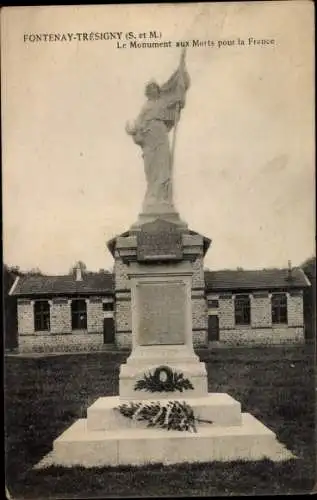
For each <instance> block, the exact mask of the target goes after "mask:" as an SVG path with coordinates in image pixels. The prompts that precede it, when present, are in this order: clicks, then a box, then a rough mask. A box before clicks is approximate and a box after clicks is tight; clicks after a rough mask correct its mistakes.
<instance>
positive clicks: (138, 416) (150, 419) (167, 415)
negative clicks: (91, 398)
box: [116, 401, 213, 432]
mask: <svg viewBox="0 0 317 500" xmlns="http://www.w3.org/2000/svg"><path fill="white" fill-rule="evenodd" d="M116 410H118V411H120V413H121V414H122V415H124V416H125V417H128V418H130V419H132V420H138V421H145V422H147V427H161V428H162V429H167V430H177V431H189V432H197V428H196V423H197V422H205V423H209V424H212V423H213V422H212V421H211V420H203V419H199V418H197V417H195V415H194V411H193V409H192V407H191V406H190V405H188V404H187V403H185V401H183V402H181V401H168V402H167V403H166V404H163V405H162V404H161V403H160V402H159V401H153V402H141V401H140V402H136V403H134V402H129V403H124V404H122V405H120V406H119V407H118V408H116Z"/></svg>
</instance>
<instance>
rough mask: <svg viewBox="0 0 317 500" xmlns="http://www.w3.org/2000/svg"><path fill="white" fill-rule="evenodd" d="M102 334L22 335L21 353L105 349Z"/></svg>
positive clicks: (20, 340)
mask: <svg viewBox="0 0 317 500" xmlns="http://www.w3.org/2000/svg"><path fill="white" fill-rule="evenodd" d="M103 346H104V344H103V334H102V333H89V334H87V332H83V333H76V334H74V333H70V334H64V335H55V334H45V335H44V334H37V335H21V336H20V338H19V351H20V352H26V353H27V352H83V351H99V350H101V349H103Z"/></svg>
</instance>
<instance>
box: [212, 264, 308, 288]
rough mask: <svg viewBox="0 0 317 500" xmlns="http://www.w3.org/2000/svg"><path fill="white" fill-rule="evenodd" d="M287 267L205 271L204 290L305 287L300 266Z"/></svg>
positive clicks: (305, 279)
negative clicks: (289, 274) (289, 269)
mask: <svg viewBox="0 0 317 500" xmlns="http://www.w3.org/2000/svg"><path fill="white" fill-rule="evenodd" d="M288 272H289V271H288V269H260V270H252V271H248V270H236V271H232V270H223V271H205V285H206V291H209V292H210V291H223V292H225V291H227V290H269V289H277V288H306V287H307V286H310V283H309V281H308V279H307V277H306V275H305V273H304V272H303V270H302V269H301V268H293V269H292V271H291V279H290V278H289V276H288Z"/></svg>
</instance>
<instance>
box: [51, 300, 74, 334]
mask: <svg viewBox="0 0 317 500" xmlns="http://www.w3.org/2000/svg"><path fill="white" fill-rule="evenodd" d="M50 303H51V313H50V322H51V333H70V332H71V329H72V318H71V301H70V300H69V299H67V298H66V299H64V298H57V299H53V300H51V301H50Z"/></svg>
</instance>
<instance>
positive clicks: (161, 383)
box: [134, 366, 194, 392]
mask: <svg viewBox="0 0 317 500" xmlns="http://www.w3.org/2000/svg"><path fill="white" fill-rule="evenodd" d="M188 389H194V387H193V384H192V383H191V382H190V380H188V379H187V378H184V374H183V373H179V372H176V371H173V370H171V368H169V367H168V366H159V367H158V368H156V369H155V370H154V373H148V374H146V373H145V374H144V376H143V378H142V379H141V380H138V381H137V382H136V384H135V386H134V390H135V391H137V390H143V391H147V392H174V391H180V392H183V390H188Z"/></svg>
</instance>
